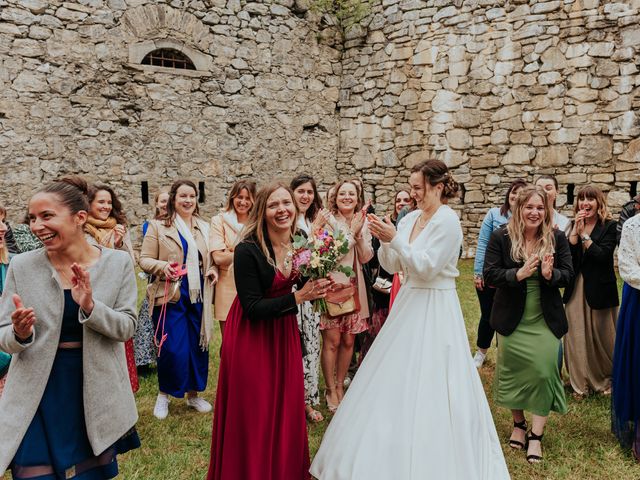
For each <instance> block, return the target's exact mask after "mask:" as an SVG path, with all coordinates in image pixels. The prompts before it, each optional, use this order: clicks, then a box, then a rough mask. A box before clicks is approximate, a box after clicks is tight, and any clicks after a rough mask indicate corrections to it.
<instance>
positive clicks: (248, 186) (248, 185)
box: [224, 180, 256, 212]
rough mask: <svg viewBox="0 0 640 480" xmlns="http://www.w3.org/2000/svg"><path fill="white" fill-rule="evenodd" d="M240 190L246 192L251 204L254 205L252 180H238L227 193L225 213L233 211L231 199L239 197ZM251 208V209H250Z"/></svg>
mask: <svg viewBox="0 0 640 480" xmlns="http://www.w3.org/2000/svg"><path fill="white" fill-rule="evenodd" d="M242 190H246V191H247V193H248V194H249V198H251V203H255V201H256V182H254V181H253V180H238V181H237V182H236V183H234V184H233V187H231V191H230V192H229V198H227V204H226V205H225V206H224V209H225V211H227V212H230V211H231V210H234V208H233V199H234V198H236V197H237V196H238V195H240V192H242ZM252 208H253V207H252ZM249 210H251V209H249Z"/></svg>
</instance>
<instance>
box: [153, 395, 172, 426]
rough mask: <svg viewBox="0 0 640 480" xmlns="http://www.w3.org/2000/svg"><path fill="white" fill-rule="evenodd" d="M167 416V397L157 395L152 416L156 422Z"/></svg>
mask: <svg viewBox="0 0 640 480" xmlns="http://www.w3.org/2000/svg"><path fill="white" fill-rule="evenodd" d="M167 415H169V396H168V395H163V394H162V393H159V394H158V398H157V399H156V406H155V407H154V408H153V416H154V417H156V418H157V419H158V420H164V419H165V418H167Z"/></svg>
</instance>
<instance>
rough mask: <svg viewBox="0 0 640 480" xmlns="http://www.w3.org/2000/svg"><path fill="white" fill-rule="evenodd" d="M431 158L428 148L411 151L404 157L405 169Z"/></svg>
mask: <svg viewBox="0 0 640 480" xmlns="http://www.w3.org/2000/svg"><path fill="white" fill-rule="evenodd" d="M430 158H431V153H430V152H429V151H428V150H420V151H417V152H413V153H412V154H410V155H408V156H406V157H405V158H404V166H405V167H406V168H407V169H411V168H413V167H415V166H416V165H418V164H419V163H422V162H425V161H427V160H429V159H430Z"/></svg>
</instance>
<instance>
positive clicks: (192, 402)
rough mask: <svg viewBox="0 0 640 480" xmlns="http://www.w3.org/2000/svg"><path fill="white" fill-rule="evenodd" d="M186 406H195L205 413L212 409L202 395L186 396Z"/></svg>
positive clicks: (197, 409)
mask: <svg viewBox="0 0 640 480" xmlns="http://www.w3.org/2000/svg"><path fill="white" fill-rule="evenodd" d="M187 406H188V407H191V408H195V409H196V411H198V412H200V413H207V412H210V411H211V410H213V408H212V407H211V404H210V403H209V402H207V401H206V400H205V399H204V398H202V397H191V398H187Z"/></svg>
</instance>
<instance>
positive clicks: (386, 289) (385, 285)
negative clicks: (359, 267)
mask: <svg viewBox="0 0 640 480" xmlns="http://www.w3.org/2000/svg"><path fill="white" fill-rule="evenodd" d="M392 283H393V282H392V281H391V280H389V279H388V278H384V277H380V276H378V277H376V281H375V282H373V285H371V288H373V289H374V290H375V291H376V292H380V293H384V294H386V295H389V294H391V284H392Z"/></svg>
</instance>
